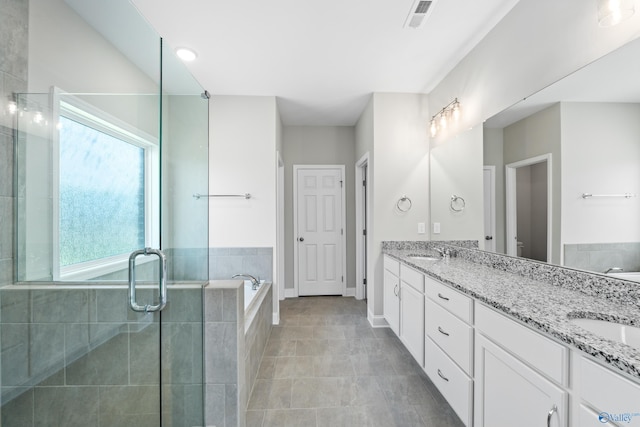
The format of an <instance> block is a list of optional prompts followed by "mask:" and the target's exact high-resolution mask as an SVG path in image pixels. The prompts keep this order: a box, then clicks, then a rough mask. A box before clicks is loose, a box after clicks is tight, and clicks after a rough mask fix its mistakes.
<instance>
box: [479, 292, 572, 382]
mask: <svg viewBox="0 0 640 427" xmlns="http://www.w3.org/2000/svg"><path fill="white" fill-rule="evenodd" d="M475 315H476V323H475V324H476V330H478V331H481V332H482V334H484V335H485V336H487V337H489V338H491V339H492V340H493V341H494V342H496V343H498V344H500V345H501V346H502V347H504V348H506V349H508V350H509V352H511V353H513V354H515V355H516V356H517V357H518V358H520V359H521V360H523V361H525V362H527V363H528V364H529V365H530V366H532V367H533V368H535V369H537V370H538V371H540V372H542V373H543V374H545V375H547V377H549V378H550V379H552V380H553V381H555V382H556V383H558V384H561V385H567V383H568V363H569V359H568V358H569V352H568V349H567V348H566V347H564V346H562V345H560V344H558V343H556V342H554V341H552V340H551V339H549V338H547V337H545V336H543V335H541V334H539V333H537V332H535V331H533V330H531V329H529V328H528V327H526V326H523V325H521V324H519V323H517V322H516V321H515V320H511V319H509V318H508V317H506V316H504V315H502V314H500V313H498V312H496V311H494V310H492V309H490V308H488V307H487V306H485V305H482V304H476V313H475Z"/></svg>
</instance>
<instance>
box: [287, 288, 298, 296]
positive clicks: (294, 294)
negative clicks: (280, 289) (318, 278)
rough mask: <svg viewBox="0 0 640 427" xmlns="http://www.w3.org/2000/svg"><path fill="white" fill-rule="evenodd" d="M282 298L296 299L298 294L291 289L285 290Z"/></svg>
mask: <svg viewBox="0 0 640 427" xmlns="http://www.w3.org/2000/svg"><path fill="white" fill-rule="evenodd" d="M284 297H285V298H298V293H297V292H296V290H295V289H293V288H285V290H284Z"/></svg>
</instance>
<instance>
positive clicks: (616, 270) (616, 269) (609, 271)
mask: <svg viewBox="0 0 640 427" xmlns="http://www.w3.org/2000/svg"><path fill="white" fill-rule="evenodd" d="M612 271H613V272H619V271H624V269H623V268H620V267H611V268H608V269H607V271H605V272H604V274H609V273H611V272H612Z"/></svg>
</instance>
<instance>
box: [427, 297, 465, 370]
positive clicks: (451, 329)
mask: <svg viewBox="0 0 640 427" xmlns="http://www.w3.org/2000/svg"><path fill="white" fill-rule="evenodd" d="M425 300H426V306H425V308H426V310H425V331H426V333H427V336H428V337H430V338H431V339H432V340H433V341H435V343H436V344H438V346H440V348H441V349H442V350H444V352H445V353H447V355H449V357H450V358H451V359H453V361H454V362H456V363H457V364H458V366H460V367H461V368H462V370H463V371H465V372H466V373H467V374H471V369H472V367H473V357H472V348H473V328H471V327H470V326H469V325H467V324H466V323H464V322H463V321H462V320H460V319H458V318H457V317H455V316H454V315H453V314H451V313H449V312H448V311H447V310H445V309H444V308H442V307H440V306H439V305H438V304H437V303H435V302H434V301H433V300H432V299H431V298H428V297H427V298H425Z"/></svg>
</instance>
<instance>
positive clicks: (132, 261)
mask: <svg viewBox="0 0 640 427" xmlns="http://www.w3.org/2000/svg"><path fill="white" fill-rule="evenodd" d="M140 255H144V256H149V255H156V256H157V257H158V258H159V259H160V266H159V268H158V273H159V275H158V291H159V293H158V303H157V304H155V305H150V304H145V305H140V304H138V301H137V300H136V258H137V257H139V256H140ZM165 305H167V257H166V256H165V254H164V253H163V252H162V251H161V250H159V249H151V248H144V249H140V250H137V251H134V252H132V253H131V255H130V256H129V306H130V307H131V310H133V311H138V312H142V313H149V312H153V311H160V310H162V309H163V308H164V306H165Z"/></svg>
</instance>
